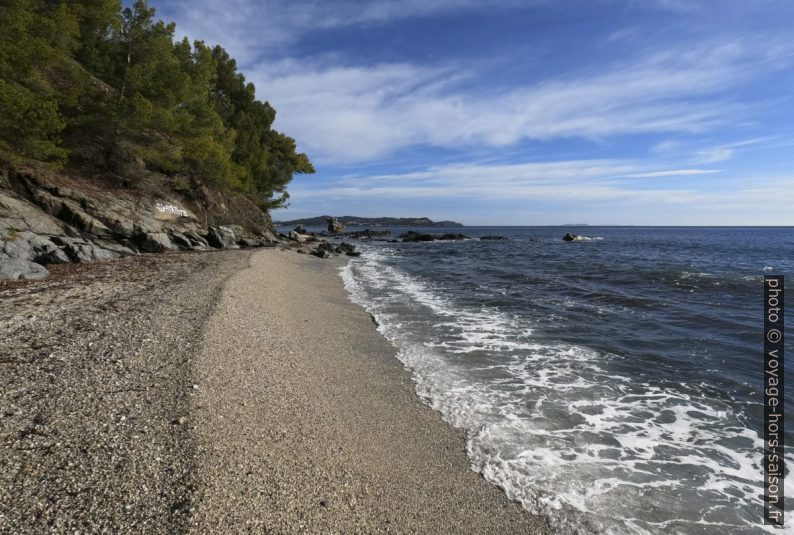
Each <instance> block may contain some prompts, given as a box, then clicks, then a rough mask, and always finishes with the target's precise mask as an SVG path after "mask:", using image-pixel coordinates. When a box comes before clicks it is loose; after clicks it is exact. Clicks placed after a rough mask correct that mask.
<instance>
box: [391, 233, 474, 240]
mask: <svg viewBox="0 0 794 535" xmlns="http://www.w3.org/2000/svg"><path fill="white" fill-rule="evenodd" d="M400 239H401V240H402V241H404V242H417V241H439V240H444V241H458V240H466V239H468V236H464V235H463V234H425V233H423V232H414V231H413V230H411V231H408V232H406V233H405V234H401V235H400Z"/></svg>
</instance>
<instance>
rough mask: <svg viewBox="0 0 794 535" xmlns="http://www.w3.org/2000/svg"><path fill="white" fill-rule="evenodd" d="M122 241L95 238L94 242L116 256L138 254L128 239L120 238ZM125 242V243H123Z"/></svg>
mask: <svg viewBox="0 0 794 535" xmlns="http://www.w3.org/2000/svg"><path fill="white" fill-rule="evenodd" d="M122 241H123V243H119V242H114V241H105V240H95V241H94V243H95V244H96V245H97V246H99V247H101V248H102V249H107V250H108V251H110V252H112V253H115V254H116V255H117V256H132V255H136V254H138V251H137V250H136V249H135V248H134V247H135V246H134V245H133V244H131V243H129V241H128V240H126V239H124V240H122ZM125 244H126V245H125Z"/></svg>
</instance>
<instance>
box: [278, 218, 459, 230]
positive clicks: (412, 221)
mask: <svg viewBox="0 0 794 535" xmlns="http://www.w3.org/2000/svg"><path fill="white" fill-rule="evenodd" d="M329 217H331V216H329V215H321V216H318V217H310V218H307V219H293V220H291V221H274V222H273V224H274V225H279V226H293V225H303V226H304V227H324V226H325V225H326V223H327V221H328V218H329ZM336 219H337V220H338V221H339V222H340V223H342V224H343V225H345V226H346V227H462V226H463V224H462V223H458V222H456V221H432V220H430V219H429V218H427V217H356V216H352V215H345V216H342V217H337V218H336Z"/></svg>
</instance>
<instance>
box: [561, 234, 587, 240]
mask: <svg viewBox="0 0 794 535" xmlns="http://www.w3.org/2000/svg"><path fill="white" fill-rule="evenodd" d="M562 239H563V241H582V240H584V236H579V235H578V234H571V233H570V232H567V233H566V234H565V236H563V237H562Z"/></svg>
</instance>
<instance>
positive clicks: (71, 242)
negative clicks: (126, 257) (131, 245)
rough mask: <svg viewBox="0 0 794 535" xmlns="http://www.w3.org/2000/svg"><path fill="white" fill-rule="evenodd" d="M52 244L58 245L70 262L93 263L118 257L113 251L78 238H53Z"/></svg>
mask: <svg viewBox="0 0 794 535" xmlns="http://www.w3.org/2000/svg"><path fill="white" fill-rule="evenodd" d="M52 242H53V243H55V244H56V245H59V246H60V247H61V248H62V249H63V250H64V252H65V253H66V254H67V255H68V256H69V258H70V259H71V260H72V262H75V263H79V262H93V261H94V260H110V259H111V258H116V256H118V255H117V254H116V253H114V252H113V251H109V250H107V249H103V248H102V247H100V246H99V245H97V244H95V243H93V242H91V241H88V240H82V239H79V238H64V237H61V236H55V237H53V238H52Z"/></svg>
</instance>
